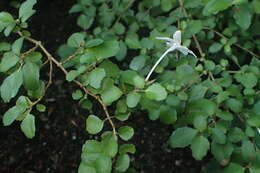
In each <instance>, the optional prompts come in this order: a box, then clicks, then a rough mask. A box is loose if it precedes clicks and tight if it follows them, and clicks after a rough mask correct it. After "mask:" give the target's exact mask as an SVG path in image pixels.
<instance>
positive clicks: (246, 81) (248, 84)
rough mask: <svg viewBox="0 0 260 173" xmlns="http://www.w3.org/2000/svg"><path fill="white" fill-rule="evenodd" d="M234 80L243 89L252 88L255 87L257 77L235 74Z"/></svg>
mask: <svg viewBox="0 0 260 173" xmlns="http://www.w3.org/2000/svg"><path fill="white" fill-rule="evenodd" d="M235 79H236V80H237V81H238V82H240V83H241V84H242V85H243V86H244V87H245V88H253V87H254V86H256V85H257V77H256V75H255V74H254V73H244V74H237V75H235Z"/></svg>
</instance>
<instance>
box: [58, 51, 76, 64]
mask: <svg viewBox="0 0 260 173" xmlns="http://www.w3.org/2000/svg"><path fill="white" fill-rule="evenodd" d="M77 55H78V54H77V53H74V54H73V55H70V56H69V57H68V58H67V59H65V60H64V61H62V62H61V64H65V63H66V62H69V61H70V60H72V59H73V58H75V57H76V56H77Z"/></svg>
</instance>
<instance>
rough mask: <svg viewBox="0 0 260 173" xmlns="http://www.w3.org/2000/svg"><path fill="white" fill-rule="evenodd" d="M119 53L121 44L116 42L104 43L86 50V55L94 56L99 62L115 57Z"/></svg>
mask: <svg viewBox="0 0 260 173" xmlns="http://www.w3.org/2000/svg"><path fill="white" fill-rule="evenodd" d="M118 51H119V43H118V41H116V40H110V41H104V43H103V44H100V45H98V46H95V47H91V48H86V49H85V53H86V54H89V55H91V56H94V57H95V58H96V59H97V60H98V61H99V60H103V59H106V58H109V57H112V56H115V55H116V54H117V53H118Z"/></svg>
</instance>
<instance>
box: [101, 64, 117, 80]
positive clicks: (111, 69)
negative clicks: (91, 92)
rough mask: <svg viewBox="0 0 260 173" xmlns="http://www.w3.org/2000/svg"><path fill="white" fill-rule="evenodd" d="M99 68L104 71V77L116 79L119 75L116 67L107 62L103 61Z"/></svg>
mask: <svg viewBox="0 0 260 173" xmlns="http://www.w3.org/2000/svg"><path fill="white" fill-rule="evenodd" d="M99 67H100V68H103V69H104V70H105V71H106V77H111V78H118V76H119V75H120V73H119V68H118V66H117V65H116V64H114V63H112V62H111V61H109V60H105V61H104V62H103V63H102V64H100V66H99Z"/></svg>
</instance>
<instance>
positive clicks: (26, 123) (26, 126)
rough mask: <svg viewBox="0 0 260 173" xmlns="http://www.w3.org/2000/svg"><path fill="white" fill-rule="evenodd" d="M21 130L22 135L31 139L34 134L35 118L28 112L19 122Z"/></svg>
mask: <svg viewBox="0 0 260 173" xmlns="http://www.w3.org/2000/svg"><path fill="white" fill-rule="evenodd" d="M21 130H22V131H23V133H24V135H25V136H26V137H27V138H29V139H32V138H33V137H34V136H35V118H34V115H31V114H28V115H26V117H25V119H24V120H23V121H22V123H21Z"/></svg>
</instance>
